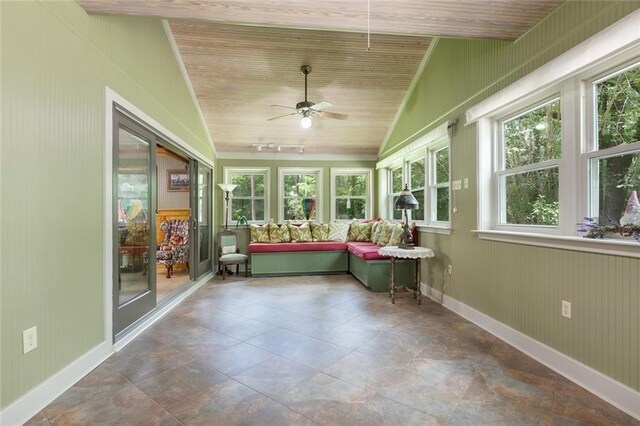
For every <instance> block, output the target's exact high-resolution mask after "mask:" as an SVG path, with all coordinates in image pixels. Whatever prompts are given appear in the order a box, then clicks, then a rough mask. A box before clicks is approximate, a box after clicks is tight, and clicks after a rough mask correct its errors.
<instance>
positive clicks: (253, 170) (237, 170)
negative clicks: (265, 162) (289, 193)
mask: <svg viewBox="0 0 640 426" xmlns="http://www.w3.org/2000/svg"><path fill="white" fill-rule="evenodd" d="M222 170H223V175H224V183H231V175H233V174H243V175H264V220H249V221H248V223H249V224H256V225H262V224H264V223H267V222H268V221H269V212H270V210H269V199H270V197H269V187H270V184H271V180H270V176H269V173H270V168H269V167H223V169H222ZM233 198H236V197H234V196H233V192H231V193H230V194H229V212H228V221H229V222H231V221H232V219H231V218H232V216H233V211H232V208H231V205H232V204H231V200H232V199H233ZM243 198H244V197H243ZM262 198H263V197H249V198H246V199H256V200H258V199H262ZM223 202H224V201H223ZM223 208H224V204H223ZM222 220H223V221H224V214H223V215H222ZM223 224H224V222H223Z"/></svg>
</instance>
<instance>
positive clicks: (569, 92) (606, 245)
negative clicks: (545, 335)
mask: <svg viewBox="0 0 640 426" xmlns="http://www.w3.org/2000/svg"><path fill="white" fill-rule="evenodd" d="M614 27H615V34H616V37H611V33H612V31H614V30H613V29H608V30H607V31H603V33H600V34H597V35H595V36H593V37H592V38H591V39H589V40H588V41H585V44H584V45H578V46H576V47H575V48H573V49H570V50H568V51H567V52H565V53H563V54H561V55H560V56H558V57H557V58H555V59H553V60H552V61H550V62H548V63H547V64H545V65H544V66H543V67H541V68H540V69H538V70H535V71H533V72H532V73H530V74H529V75H527V76H525V77H523V78H522V79H520V80H519V81H518V82H516V83H514V84H513V85H511V86H509V87H506V88H505V89H503V90H501V91H500V92H499V93H496V94H495V95H493V96H491V97H489V98H487V99H485V100H484V101H482V102H480V103H479V104H477V105H475V106H473V107H472V108H470V109H469V110H468V111H467V113H466V116H467V117H466V118H467V123H476V125H477V130H478V162H477V165H478V189H479V193H478V197H477V199H478V233H479V236H480V237H481V238H485V239H494V240H499V241H509V242H518V243H524V244H534V245H543V246H549V247H558V248H569V249H572V250H582V251H594V252H599V253H602V252H606V253H610V254H618V255H627V256H633V257H640V252H638V250H637V245H636V244H637V243H636V242H633V241H631V240H626V241H625V240H621V239H619V238H618V239H616V238H610V236H608V235H607V236H606V238H605V240H604V241H594V240H590V239H584V238H576V237H581V236H583V235H584V234H583V233H581V232H580V231H579V230H580V228H582V226H581V223H582V222H584V221H585V219H584V217H585V216H586V217H592V218H596V220H597V222H598V223H599V224H600V225H607V226H609V225H611V226H612V227H613V228H615V227H616V226H618V225H624V224H625V221H626V220H628V219H625V216H624V215H625V213H626V209H627V203H628V200H630V199H632V194H633V191H636V192H638V191H640V33H638V28H637V23H634V22H632V21H624V20H621V21H620V22H618V23H616V24H614V26H613V27H611V28H614ZM585 46H588V48H586V47H585ZM630 209H632V210H633V206H631V207H630ZM587 220H588V221H589V220H591V219H587ZM631 220H635V221H636V222H635V223H637V222H638V221H640V217H635V219H634V218H631ZM631 223H634V222H631ZM544 234H555V235H553V236H546V235H544Z"/></svg>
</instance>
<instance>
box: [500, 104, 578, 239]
mask: <svg viewBox="0 0 640 426" xmlns="http://www.w3.org/2000/svg"><path fill="white" fill-rule="evenodd" d="M555 101H558V102H560V111H561V112H560V115H561V117H562V120H563V121H562V122H563V124H562V127H563V130H564V128H565V126H564V120H565V116H564V111H563V109H562V108H563V106H564V103H563V102H562V99H561V95H560V93H559V92H556V93H553V94H552V95H551V96H544V97H542V98H541V99H539V100H537V101H536V102H534V103H533V104H530V105H527V107H526V108H524V109H522V108H520V109H517V110H515V111H509V112H508V113H507V114H506V115H503V116H501V117H500V118H497V119H496V120H494V123H493V124H494V126H495V133H494V134H495V142H494V144H495V150H496V153H495V162H494V171H493V173H494V175H495V176H494V178H493V185H494V188H493V190H492V191H495V195H494V200H495V204H494V205H493V212H492V215H494V216H495V217H494V221H495V227H496V229H501V230H505V231H516V232H532V233H537V232H539V233H545V234H560V233H561V227H560V218H558V224H557V225H528V224H517V223H507V199H506V198H507V197H506V193H505V191H506V186H505V184H504V179H503V178H506V177H508V176H513V175H519V174H522V173H526V172H534V171H539V170H548V169H552V168H557V169H558V179H559V180H561V179H562V178H563V177H564V176H565V175H566V174H565V173H562V169H561V168H560V166H561V164H560V162H561V160H562V157H564V156H565V155H564V150H565V144H564V133H565V132H564V131H563V141H562V149H561V153H562V154H561V157H560V158H556V159H550V160H546V161H541V162H539V163H533V164H526V165H524V166H518V167H512V168H510V169H507V168H506V167H505V160H506V159H505V157H504V153H505V141H504V131H503V126H504V124H505V123H507V122H509V121H511V120H515V119H516V118H519V117H522V116H523V115H526V114H528V113H530V112H532V111H534V110H537V109H539V108H542V107H544V106H546V105H548V104H550V103H553V102H555ZM567 120H569V122H571V121H572V120H571V117H567ZM558 185H559V187H561V186H562V183H561V182H560V181H559V182H558ZM558 201H559V204H563V206H564V205H566V203H560V200H558ZM559 208H560V207H559Z"/></svg>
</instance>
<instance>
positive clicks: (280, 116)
mask: <svg viewBox="0 0 640 426" xmlns="http://www.w3.org/2000/svg"><path fill="white" fill-rule="evenodd" d="M290 115H298V113H297V112H292V113H290V114H285V115H279V116H277V117H271V118H268V119H267V121H271V120H275V119H277V118H282V117H288V116H290Z"/></svg>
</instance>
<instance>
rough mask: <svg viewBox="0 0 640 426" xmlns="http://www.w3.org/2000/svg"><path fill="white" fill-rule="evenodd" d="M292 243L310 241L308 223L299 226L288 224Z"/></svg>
mask: <svg viewBox="0 0 640 426" xmlns="http://www.w3.org/2000/svg"><path fill="white" fill-rule="evenodd" d="M289 233H290V234H291V242H292V243H306V242H310V241H311V228H310V227H309V224H308V223H303V224H302V225H300V226H294V225H289Z"/></svg>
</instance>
